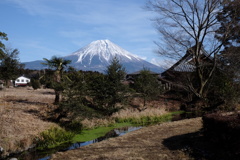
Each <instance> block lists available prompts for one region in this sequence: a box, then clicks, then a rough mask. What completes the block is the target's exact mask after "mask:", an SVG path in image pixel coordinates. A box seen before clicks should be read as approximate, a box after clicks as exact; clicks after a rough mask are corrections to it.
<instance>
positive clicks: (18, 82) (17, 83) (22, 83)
mask: <svg viewBox="0 0 240 160" xmlns="http://www.w3.org/2000/svg"><path fill="white" fill-rule="evenodd" d="M30 82H31V80H30V79H29V78H27V77H25V76H21V77H18V78H17V79H16V80H15V87H18V86H27V85H28V84H29V83H30Z"/></svg>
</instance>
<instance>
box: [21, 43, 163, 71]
mask: <svg viewBox="0 0 240 160" xmlns="http://www.w3.org/2000/svg"><path fill="white" fill-rule="evenodd" d="M115 57H116V58H117V59H118V60H119V62H120V64H122V66H123V67H124V68H125V69H126V72H127V73H132V72H136V71H139V70H142V69H143V68H146V69H149V70H150V71H153V72H157V73H160V72H162V71H163V68H161V67H159V66H156V65H154V64H152V63H149V62H147V61H145V60H143V59H141V58H140V57H138V56H136V55H133V54H131V53H130V52H128V51H126V50H124V49H123V48H121V47H119V46H118V45H116V44H114V43H112V42H111V41H109V40H97V41H93V42H92V43H90V44H89V45H87V46H85V47H83V48H81V49H79V50H77V51H76V52H73V53H72V54H70V55H68V56H64V57H62V58H64V59H67V60H71V61H72V62H71V64H70V66H72V67H74V68H76V69H78V70H83V71H98V72H102V73H104V72H105V71H106V69H107V66H109V65H110V64H111V61H112V59H113V58H115ZM42 62H43V61H41V60H39V61H33V62H26V63H24V64H25V68H28V69H43V68H46V66H43V65H42V64H41V63H42Z"/></svg>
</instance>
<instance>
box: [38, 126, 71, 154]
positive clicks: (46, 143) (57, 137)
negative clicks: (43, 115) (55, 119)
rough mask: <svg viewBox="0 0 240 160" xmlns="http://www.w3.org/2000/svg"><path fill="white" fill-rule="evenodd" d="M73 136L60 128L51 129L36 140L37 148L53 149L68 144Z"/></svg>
mask: <svg viewBox="0 0 240 160" xmlns="http://www.w3.org/2000/svg"><path fill="white" fill-rule="evenodd" d="M74 136H75V134H74V133H73V132H69V131H66V130H64V129H62V128H57V127H53V128H50V129H48V130H46V131H43V132H42V133H40V136H39V137H38V138H36V143H37V148H38V149H39V150H44V149H48V148H54V147H57V146H60V145H62V144H64V143H70V142H71V141H72V138H73V137H74Z"/></svg>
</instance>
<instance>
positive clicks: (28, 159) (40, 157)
mask: <svg viewBox="0 0 240 160" xmlns="http://www.w3.org/2000/svg"><path fill="white" fill-rule="evenodd" d="M140 128H142V127H123V128H117V129H113V130H111V131H110V132H108V133H107V134H106V135H105V136H103V137H99V138H97V139H94V140H90V141H86V142H77V143H73V144H68V145H64V146H61V147H57V148H54V149H51V150H48V151H36V150H29V151H25V152H24V153H22V154H20V155H13V156H10V157H8V159H11V158H13V157H14V158H17V159H18V160H48V159H50V158H51V155H52V154H54V153H56V152H65V151H68V150H73V149H77V148H80V147H83V146H86V145H89V144H92V143H97V142H100V141H103V140H106V139H108V138H113V137H118V136H122V135H124V134H126V133H129V132H132V131H135V130H138V129H140Z"/></svg>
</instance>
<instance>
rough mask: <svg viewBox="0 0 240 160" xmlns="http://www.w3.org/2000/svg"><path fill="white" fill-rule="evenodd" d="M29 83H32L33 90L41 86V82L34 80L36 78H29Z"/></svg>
mask: <svg viewBox="0 0 240 160" xmlns="http://www.w3.org/2000/svg"><path fill="white" fill-rule="evenodd" d="M31 85H32V87H33V89H34V90H36V89H38V88H40V87H41V84H40V82H39V80H36V79H31Z"/></svg>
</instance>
